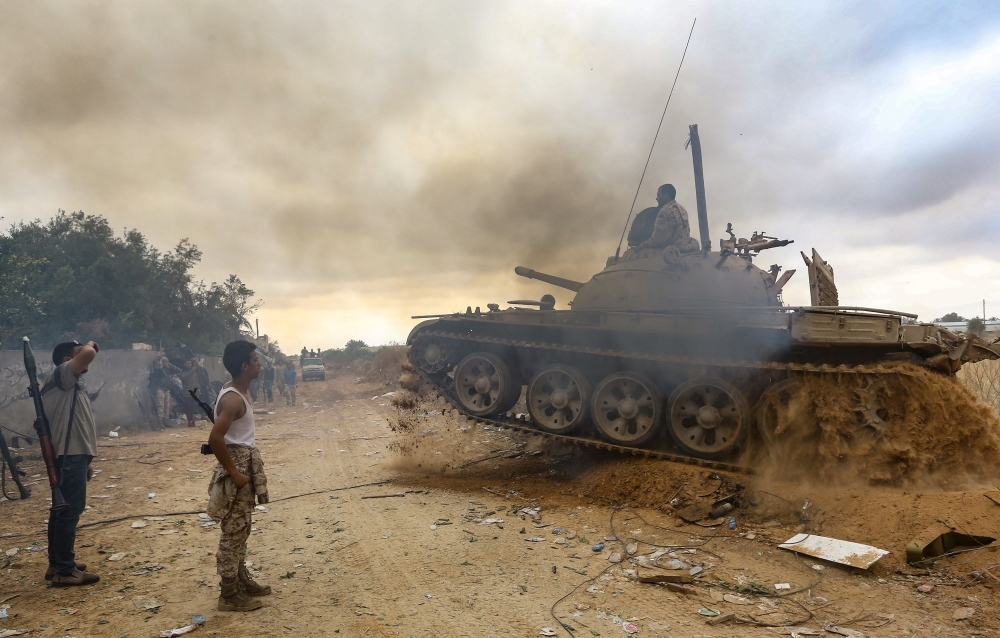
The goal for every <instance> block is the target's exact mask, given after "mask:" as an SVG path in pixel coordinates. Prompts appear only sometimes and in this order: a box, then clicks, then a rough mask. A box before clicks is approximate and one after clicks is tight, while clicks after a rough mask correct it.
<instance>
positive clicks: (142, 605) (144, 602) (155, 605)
mask: <svg viewBox="0 0 1000 638" xmlns="http://www.w3.org/2000/svg"><path fill="white" fill-rule="evenodd" d="M132 604H133V605H135V606H136V607H137V608H138V609H145V610H146V611H152V610H154V609H159V608H160V607H163V603H161V602H157V600H156V599H155V598H141V597H140V598H133V599H132Z"/></svg>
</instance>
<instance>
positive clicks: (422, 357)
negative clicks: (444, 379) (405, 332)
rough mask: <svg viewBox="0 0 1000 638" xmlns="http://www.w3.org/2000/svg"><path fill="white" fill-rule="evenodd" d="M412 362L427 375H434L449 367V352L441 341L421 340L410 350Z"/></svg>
mask: <svg viewBox="0 0 1000 638" xmlns="http://www.w3.org/2000/svg"><path fill="white" fill-rule="evenodd" d="M410 360H411V361H412V362H413V365H415V366H417V367H418V368H420V369H421V370H423V371H424V372H426V373H427V374H434V373H436V372H441V371H442V370H444V369H446V368H447V367H448V350H446V349H445V347H444V343H443V342H442V341H441V340H440V339H435V338H434V337H424V338H420V339H417V340H416V342H414V344H413V347H412V348H410Z"/></svg>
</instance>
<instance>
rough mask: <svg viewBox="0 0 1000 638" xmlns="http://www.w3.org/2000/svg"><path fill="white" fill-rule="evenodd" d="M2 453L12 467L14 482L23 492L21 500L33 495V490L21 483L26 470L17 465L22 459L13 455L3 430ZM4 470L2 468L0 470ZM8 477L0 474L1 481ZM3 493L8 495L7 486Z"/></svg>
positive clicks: (0, 434)
mask: <svg viewBox="0 0 1000 638" xmlns="http://www.w3.org/2000/svg"><path fill="white" fill-rule="evenodd" d="M0 454H2V455H3V461H4V462H5V463H6V464H7V465H8V466H9V467H10V475H11V477H12V478H13V479H14V484H15V485H17V489H18V491H19V492H20V493H21V500H22V501H23V500H24V499H26V498H28V497H29V496H31V492H30V491H29V490H28V488H26V487H25V486H24V484H23V483H21V477H22V476H26V474H27V473H26V472H25V471H24V470H22V469H21V468H19V467H18V466H17V464H18V462H19V461H20V460H21V457H20V456H11V455H10V448H8V447H7V439H5V438H3V432H0ZM0 471H2V470H0ZM5 480H6V477H3V476H0V482H2V481H5ZM3 495H4V497H6V496H7V487H6V485H4V487H3Z"/></svg>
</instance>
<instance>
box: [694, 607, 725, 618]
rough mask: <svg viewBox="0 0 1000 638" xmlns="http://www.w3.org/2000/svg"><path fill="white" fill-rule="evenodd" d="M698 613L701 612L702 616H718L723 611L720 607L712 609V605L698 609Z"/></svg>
mask: <svg viewBox="0 0 1000 638" xmlns="http://www.w3.org/2000/svg"><path fill="white" fill-rule="evenodd" d="M698 613H699V614H701V615H702V616H709V617H712V616H718V615H719V614H720V613H722V612H720V611H719V610H718V609H712V608H711V607H702V608H701V609H699V610H698Z"/></svg>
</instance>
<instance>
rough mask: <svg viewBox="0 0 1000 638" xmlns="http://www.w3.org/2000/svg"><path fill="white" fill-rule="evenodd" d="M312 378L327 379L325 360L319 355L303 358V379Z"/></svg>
mask: <svg viewBox="0 0 1000 638" xmlns="http://www.w3.org/2000/svg"><path fill="white" fill-rule="evenodd" d="M310 379H318V380H319V381H325V380H326V368H324V367H323V360H322V359H320V358H319V357H306V358H305V359H303V360H302V380H303V381H308V380H310Z"/></svg>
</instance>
